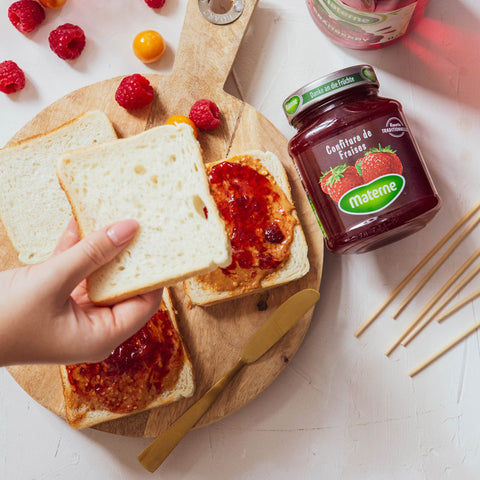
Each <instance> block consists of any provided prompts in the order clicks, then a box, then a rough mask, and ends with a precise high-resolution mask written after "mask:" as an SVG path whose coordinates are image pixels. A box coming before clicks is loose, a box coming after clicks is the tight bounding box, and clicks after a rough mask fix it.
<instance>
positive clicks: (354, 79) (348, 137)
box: [283, 65, 440, 253]
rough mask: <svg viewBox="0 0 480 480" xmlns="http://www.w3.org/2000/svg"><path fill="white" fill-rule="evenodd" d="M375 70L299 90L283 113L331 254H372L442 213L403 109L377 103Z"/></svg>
mask: <svg viewBox="0 0 480 480" xmlns="http://www.w3.org/2000/svg"><path fill="white" fill-rule="evenodd" d="M378 88H379V83H378V80H377V77H376V75H375V72H374V71H373V68H372V67H371V66H369V65H357V66H354V67H350V68H345V69H343V70H339V71H337V72H334V73H332V74H330V75H327V76H325V77H322V78H320V79H318V80H316V81H314V82H312V83H310V84H308V85H306V86H304V87H302V88H301V89H299V90H298V91H296V92H295V93H294V94H292V95H291V96H290V97H288V98H287V99H286V100H285V102H284V104H283V106H284V110H285V113H286V115H287V118H288V120H289V121H290V123H291V124H292V125H293V126H294V127H295V128H296V129H297V130H298V133H297V134H296V135H295V136H294V137H293V138H292V139H291V140H290V142H289V153H290V156H291V157H292V159H293V160H294V163H295V165H296V167H297V172H298V174H299V175H300V178H301V180H302V183H303V186H304V188H305V191H306V193H307V195H308V197H309V199H310V203H311V205H312V207H313V209H314V212H315V214H316V215H317V218H318V221H319V224H320V227H321V229H322V232H323V234H324V236H325V240H326V244H327V247H328V248H329V249H330V250H331V251H333V252H339V253H360V252H366V251H369V250H372V249H375V248H377V247H380V246H382V245H384V244H387V243H390V242H392V241H395V240H398V239H400V238H402V237H405V236H407V235H410V234H411V233H414V232H416V231H417V230H419V229H421V228H422V227H424V226H425V225H426V224H427V222H429V221H430V220H431V219H432V218H433V217H434V215H435V214H436V213H437V211H438V210H439V208H440V198H439V197H438V194H437V192H436V190H435V187H434V186H433V183H432V180H431V178H430V175H429V174H428V171H427V168H426V166H425V163H424V161H423V159H422V156H421V153H420V151H419V149H418V146H417V144H416V142H415V140H414V139H413V137H412V135H411V132H410V130H409V128H408V125H407V121H406V119H405V116H404V114H403V110H402V106H401V105H400V103H399V102H397V101H396V100H392V99H389V98H383V97H379V96H378Z"/></svg>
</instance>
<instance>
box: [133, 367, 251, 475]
mask: <svg viewBox="0 0 480 480" xmlns="http://www.w3.org/2000/svg"><path fill="white" fill-rule="evenodd" d="M244 365H245V362H243V361H242V360H239V361H238V362H237V363H236V364H235V365H234V367H233V368H232V369H231V370H230V371H229V372H228V373H227V374H226V375H225V376H223V377H222V378H221V379H220V380H219V381H218V382H217V383H216V384H215V385H213V386H212V387H211V388H210V389H209V390H208V391H207V392H205V393H204V394H203V395H202V396H201V397H200V398H199V399H198V400H197V401H196V402H195V403H194V404H193V405H192V406H191V407H190V408H189V409H188V410H187V411H185V412H184V413H183V414H182V415H181V416H180V417H179V418H178V419H177V420H175V422H174V423H172V425H170V427H168V428H167V430H165V431H164V432H162V433H161V434H160V435H159V436H158V437H157V438H156V440H154V441H153V442H152V443H151V444H150V445H149V446H148V447H147V448H146V449H145V450H144V451H143V452H142V453H140V455H139V456H138V461H139V462H140V463H141V464H142V465H143V467H145V468H146V469H147V470H148V471H149V472H152V473H153V472H154V471H155V470H156V469H157V468H158V467H159V466H160V465H161V464H162V463H163V461H164V460H165V459H166V458H167V457H168V455H169V454H170V452H171V451H172V450H173V449H174V448H175V447H176V446H177V445H178V444H179V443H180V440H181V439H182V438H183V437H184V436H185V435H186V434H187V433H188V432H189V431H190V430H191V429H192V428H193V427H194V426H195V424H196V423H197V422H198V421H199V420H200V418H201V417H202V416H203V415H204V413H205V412H206V411H207V410H208V409H209V408H210V406H211V405H212V403H213V402H214V401H215V400H216V399H217V397H218V396H219V395H220V394H221V393H222V392H223V390H225V387H226V386H227V385H228V384H229V383H230V382H231V380H232V379H233V377H235V375H236V374H237V373H238V372H239V371H240V370H241V369H242V367H243V366H244Z"/></svg>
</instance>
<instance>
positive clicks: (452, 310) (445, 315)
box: [437, 290, 480, 323]
mask: <svg viewBox="0 0 480 480" xmlns="http://www.w3.org/2000/svg"><path fill="white" fill-rule="evenodd" d="M478 297H480V290H476V291H475V292H473V293H471V294H470V295H468V297H465V298H464V299H463V300H460V302H458V303H457V304H455V305H454V306H453V307H452V308H449V309H448V310H447V311H446V312H444V313H442V314H441V315H439V316H438V317H437V322H439V323H440V322H443V321H444V320H445V319H446V318H448V317H449V316H450V315H452V314H453V313H455V312H456V311H457V310H460V309H461V308H462V307H464V306H465V305H467V303H470V302H471V301H473V300H475V299H476V298H478Z"/></svg>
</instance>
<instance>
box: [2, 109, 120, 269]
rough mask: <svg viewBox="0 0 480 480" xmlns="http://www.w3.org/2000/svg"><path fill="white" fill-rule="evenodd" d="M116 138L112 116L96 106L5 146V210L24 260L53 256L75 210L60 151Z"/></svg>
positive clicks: (8, 229)
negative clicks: (59, 172)
mask: <svg viewBox="0 0 480 480" xmlns="http://www.w3.org/2000/svg"><path fill="white" fill-rule="evenodd" d="M116 138H117V135H116V134H115V130H114V129H113V126H112V124H111V123H110V121H109V119H108V118H107V116H106V115H105V114H104V113H103V112H100V111H90V112H86V113H84V114H83V115H81V116H79V117H77V118H75V119H74V120H72V121H70V122H68V123H66V124H64V125H62V126H60V127H58V128H57V129H55V130H52V131H50V132H48V133H45V134H41V135H37V136H35V137H31V138H28V139H26V140H23V141H21V142H20V143H17V144H15V145H12V146H9V147H5V148H3V149H2V150H0V216H1V219H2V222H3V224H4V226H5V230H6V232H7V235H8V237H9V238H10V241H11V242H12V245H13V247H14V248H15V250H16V251H17V252H18V258H19V260H20V261H21V262H22V263H38V262H41V261H43V260H45V259H46V258H48V257H49V256H50V255H51V254H52V252H53V250H54V249H55V246H56V244H57V241H58V238H59V237H60V235H61V234H62V232H63V230H64V229H65V227H66V226H67V224H68V221H69V219H70V217H71V216H72V212H71V209H70V205H69V204H68V201H67V199H66V197H65V194H64V193H63V191H62V189H61V188H60V186H59V184H58V180H57V177H56V165H57V159H58V156H59V155H60V154H61V153H63V152H64V151H66V150H71V149H76V148H81V147H86V146H89V145H93V144H96V143H102V142H106V141H111V140H114V139H116Z"/></svg>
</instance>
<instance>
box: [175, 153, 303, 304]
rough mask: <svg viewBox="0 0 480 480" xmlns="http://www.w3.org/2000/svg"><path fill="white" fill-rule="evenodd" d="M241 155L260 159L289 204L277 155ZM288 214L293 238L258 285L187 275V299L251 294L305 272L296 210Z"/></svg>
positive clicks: (286, 183) (199, 300) (208, 300)
mask: <svg viewBox="0 0 480 480" xmlns="http://www.w3.org/2000/svg"><path fill="white" fill-rule="evenodd" d="M244 155H245V156H250V157H252V158H254V159H257V160H259V161H260V163H261V164H262V166H263V167H265V168H266V170H268V172H269V173H270V175H271V176H272V177H273V179H274V180H275V182H276V183H277V184H278V186H279V187H280V188H281V189H282V190H283V192H284V193H285V195H286V197H287V199H288V200H289V202H290V203H291V204H292V205H293V199H292V193H291V189H290V182H289V181H288V177H287V174H286V172H285V169H284V168H283V165H282V163H281V162H280V160H279V159H278V157H277V156H276V155H275V154H274V153H272V152H268V151H267V152H263V151H260V150H252V151H248V152H245V153H244ZM240 156H241V155H240ZM233 158H235V157H233ZM231 160H232V159H226V160H220V161H217V162H212V163H211V164H209V165H215V164H217V163H222V162H224V161H231ZM292 215H293V216H294V218H296V219H297V220H298V223H297V224H296V225H295V227H294V231H293V241H292V243H291V245H290V254H289V256H288V259H287V261H286V262H285V263H284V264H283V265H282V266H281V267H280V268H278V269H277V270H275V271H273V272H272V273H270V274H269V275H267V276H266V277H265V278H263V279H262V281H261V283H260V286H259V287H258V288H253V289H245V288H242V287H241V286H239V287H238V288H235V289H231V290H230V289H227V290H222V288H221V286H220V285H216V286H215V288H212V286H211V285H209V284H208V283H205V282H202V281H201V279H200V278H198V277H194V278H189V279H187V280H186V281H184V282H183V286H184V289H185V293H186V294H187V295H188V297H189V298H190V300H191V302H192V303H193V304H195V305H202V306H208V305H214V304H217V303H219V302H223V301H226V300H232V299H234V298H240V297H244V296H246V295H251V294H252V293H258V292H259V291H262V290H266V289H269V288H273V287H277V286H280V285H283V284H285V283H288V282H291V281H293V280H297V279H299V278H302V277H303V276H304V275H306V274H307V273H308V272H309V270H310V262H309V260H308V245H307V241H306V239H305V235H304V233H303V229H302V226H301V224H300V221H299V219H298V215H297V213H296V210H293V211H292Z"/></svg>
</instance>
